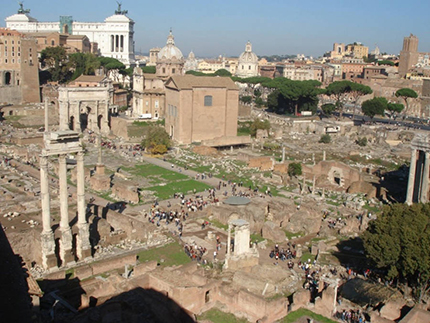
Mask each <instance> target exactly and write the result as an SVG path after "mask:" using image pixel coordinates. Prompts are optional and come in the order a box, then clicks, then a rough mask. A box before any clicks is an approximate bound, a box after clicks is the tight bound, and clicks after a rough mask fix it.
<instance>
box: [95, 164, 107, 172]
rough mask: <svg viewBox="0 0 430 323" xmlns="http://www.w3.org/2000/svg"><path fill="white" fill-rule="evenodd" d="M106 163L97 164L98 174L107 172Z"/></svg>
mask: <svg viewBox="0 0 430 323" xmlns="http://www.w3.org/2000/svg"><path fill="white" fill-rule="evenodd" d="M105 168H106V167H105V165H103V164H97V165H96V174H97V175H104V174H105Z"/></svg>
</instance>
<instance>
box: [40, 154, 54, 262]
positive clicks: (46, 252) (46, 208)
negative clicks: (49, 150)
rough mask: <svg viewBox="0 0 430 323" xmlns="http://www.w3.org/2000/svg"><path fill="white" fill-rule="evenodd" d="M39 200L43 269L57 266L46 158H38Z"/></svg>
mask: <svg viewBox="0 0 430 323" xmlns="http://www.w3.org/2000/svg"><path fill="white" fill-rule="evenodd" d="M40 198H41V202H42V226H43V231H42V234H41V235H40V238H41V239H40V240H41V247H42V266H43V267H44V268H45V269H49V268H53V267H56V266H57V259H56V257H55V240H54V233H53V232H52V229H51V211H50V207H51V204H50V200H49V174H48V157H47V156H41V157H40Z"/></svg>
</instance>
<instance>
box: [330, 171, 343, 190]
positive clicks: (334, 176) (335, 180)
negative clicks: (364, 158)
mask: <svg viewBox="0 0 430 323" xmlns="http://www.w3.org/2000/svg"><path fill="white" fill-rule="evenodd" d="M327 176H328V180H329V181H330V183H331V184H334V185H337V186H340V187H343V186H344V184H345V176H344V174H343V170H342V169H341V168H337V167H332V168H331V169H330V171H329V172H328V174H327Z"/></svg>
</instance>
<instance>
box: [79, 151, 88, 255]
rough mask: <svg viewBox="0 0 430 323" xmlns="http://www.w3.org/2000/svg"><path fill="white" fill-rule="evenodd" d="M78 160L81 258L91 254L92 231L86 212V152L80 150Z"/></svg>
mask: <svg viewBox="0 0 430 323" xmlns="http://www.w3.org/2000/svg"><path fill="white" fill-rule="evenodd" d="M76 161H77V169H76V175H77V186H78V187H77V189H78V236H77V239H76V254H77V256H78V258H79V259H80V260H82V259H85V258H87V257H89V256H91V244H90V232H89V226H88V223H87V219H86V212H85V209H86V208H85V173H84V153H83V152H79V153H78V154H77V156H76Z"/></svg>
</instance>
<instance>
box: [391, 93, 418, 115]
mask: <svg viewBox="0 0 430 323" xmlns="http://www.w3.org/2000/svg"><path fill="white" fill-rule="evenodd" d="M396 97H401V98H402V99H403V100H404V101H405V105H406V109H404V113H405V114H406V113H407V112H409V102H408V99H409V98H412V99H416V98H417V97H418V94H417V92H415V91H414V90H412V89H409V88H403V89H400V90H397V91H396Z"/></svg>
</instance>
